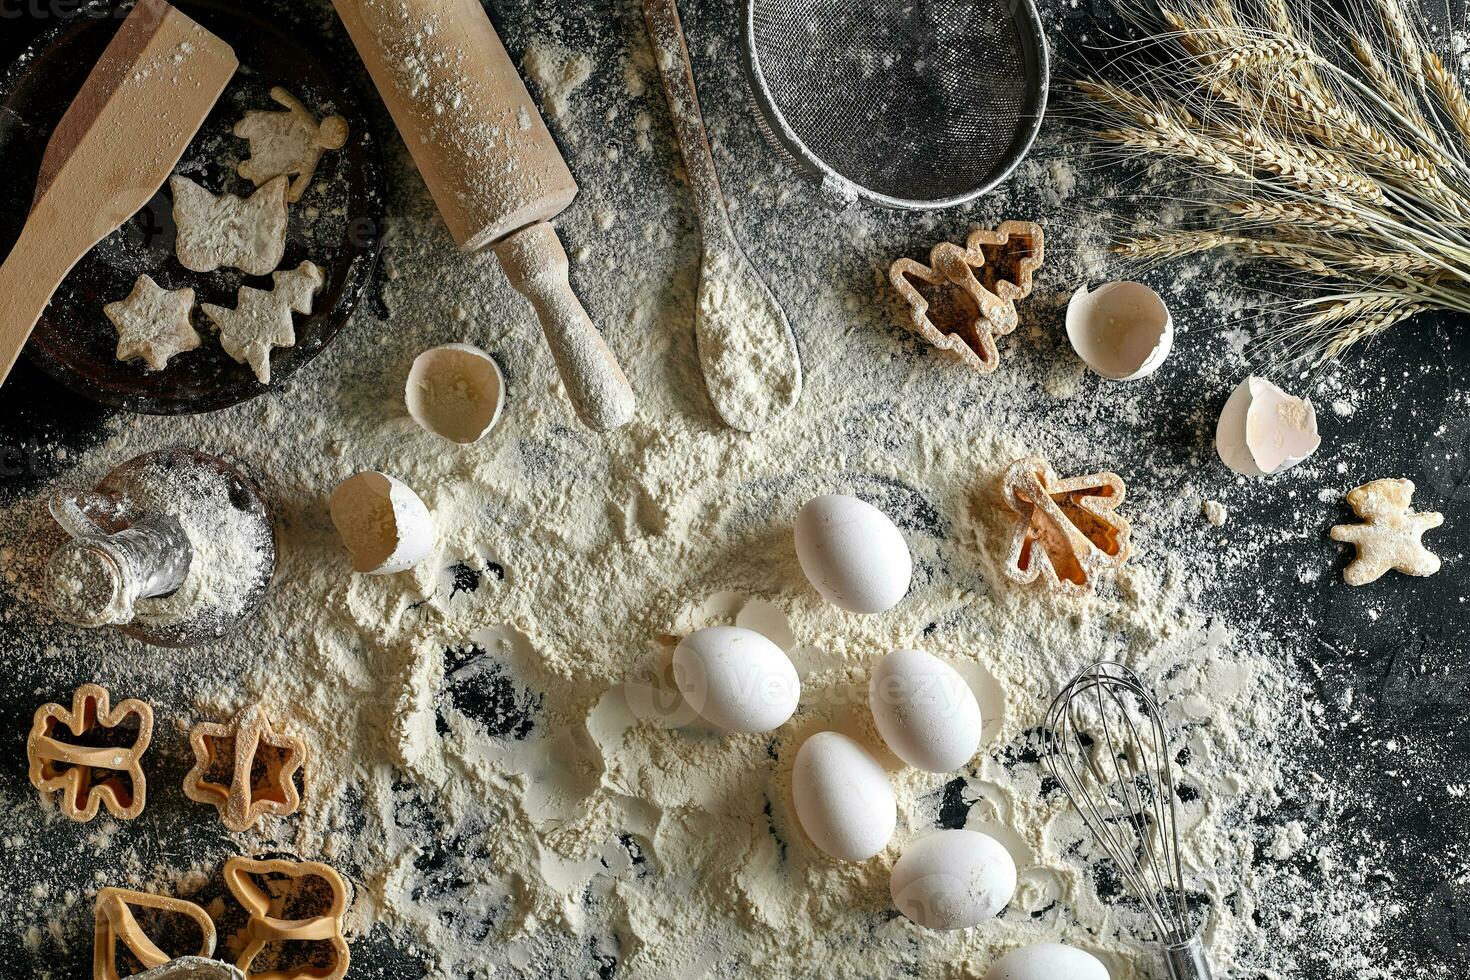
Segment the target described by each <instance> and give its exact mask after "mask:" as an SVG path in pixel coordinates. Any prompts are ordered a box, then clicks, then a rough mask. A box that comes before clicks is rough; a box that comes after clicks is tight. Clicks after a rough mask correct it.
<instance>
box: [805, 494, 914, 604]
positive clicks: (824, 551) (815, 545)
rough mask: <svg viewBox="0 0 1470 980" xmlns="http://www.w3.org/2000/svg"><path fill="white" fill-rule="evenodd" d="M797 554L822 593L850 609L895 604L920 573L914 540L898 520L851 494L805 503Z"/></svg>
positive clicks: (825, 497) (826, 597) (826, 495)
mask: <svg viewBox="0 0 1470 980" xmlns="http://www.w3.org/2000/svg"><path fill="white" fill-rule="evenodd" d="M796 557H797V560H799V561H800V562H801V570H802V571H803V572H805V573H806V577H807V580H808V581H809V582H811V583H812V586H813V587H814V588H816V590H817V591H818V592H820V593H821V594H822V597H823V598H824V599H826V600H827V601H828V602H830V603H832V604H833V605H835V606H839V607H840V608H842V609H846V610H847V611H848V612H856V613H879V612H883V611H884V610H886V609H892V608H893V607H894V606H896V605H897V604H898V601H899V600H900V599H902V598H903V597H904V596H905V595H907V594H908V591H909V580H910V579H912V578H913V574H914V561H913V558H912V557H911V556H910V555H909V546H908V544H907V543H905V541H904V539H903V535H902V534H900V533H899V531H898V528H897V527H895V526H894V524H893V522H892V521H890V520H889V519H888V518H887V516H885V515H884V513H883V512H882V511H881V510H879V509H878V508H876V507H874V506H873V505H872V504H870V503H867V502H866V501H862V500H859V499H858V498H856V497H849V496H846V495H845V494H837V493H829V494H824V495H823V496H820V497H813V498H812V499H811V500H808V501H807V502H806V504H805V505H803V506H802V508H801V511H800V512H799V513H798V514H797V515H796Z"/></svg>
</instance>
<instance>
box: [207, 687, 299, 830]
mask: <svg viewBox="0 0 1470 980" xmlns="http://www.w3.org/2000/svg"><path fill="white" fill-rule="evenodd" d="M189 746H190V747H191V748H192V749H193V750H194V768H193V769H190V770H189V774H188V775H187V776H185V777H184V795H185V796H187V797H188V798H189V799H191V800H194V801H195V802H197V803H208V804H210V805H212V806H213V807H215V809H217V810H219V815H220V820H221V821H222V822H223V823H224V825H225V826H226V827H228V828H229V829H230V830H233V831H234V832H235V833H237V834H238V833H241V832H242V831H246V830H249V829H250V828H251V827H253V826H255V822H256V821H257V820H259V819H260V818H261V817H264V816H276V817H285V816H289V815H291V814H293V813H295V812H296V811H297V810H298V809H300V808H301V794H300V793H299V792H298V791H297V789H296V771H297V770H298V769H300V768H301V767H302V766H303V765H305V763H306V742H305V741H304V740H303V739H300V738H297V737H296V736H295V735H288V734H286V733H285V732H280V731H277V730H276V729H274V728H272V727H271V720H270V718H269V717H268V716H267V715H266V713H265V709H264V708H262V707H261V706H260V705H258V704H252V705H250V706H249V707H247V708H245V710H243V711H241V712H240V713H239V714H238V715H236V716H235V718H234V720H233V721H230V722H228V723H224V724H221V723H219V722H212V721H205V722H200V723H199V724H197V725H195V726H194V728H193V730H192V731H190V732H189Z"/></svg>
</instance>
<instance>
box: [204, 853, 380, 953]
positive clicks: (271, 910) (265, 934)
mask: <svg viewBox="0 0 1470 980" xmlns="http://www.w3.org/2000/svg"><path fill="white" fill-rule="evenodd" d="M260 875H283V876H285V877H286V878H288V879H291V880H293V881H295V882H300V881H301V880H302V879H306V878H319V879H321V880H322V881H323V882H325V884H326V886H327V888H328V889H329V891H330V894H331V898H330V900H329V901H328V903H327V907H326V908H325V909H323V910H322V911H321V912H320V913H319V914H317V915H313V916H310V917H307V918H301V919H287V918H283V917H281V915H280V913H281V912H282V911H284V908H285V905H286V901H285V899H284V898H283V897H282V896H281V895H277V896H275V897H272V896H271V895H268V894H267V893H266V891H265V889H264V888H262V887H261V885H260V883H259V882H258V881H257V880H256V876H260ZM224 877H225V885H226V887H228V888H229V890H230V894H232V895H234V896H235V900H236V901H237V902H239V903H240V905H241V907H242V908H244V909H245V911H246V913H247V914H248V915H249V919H248V920H247V921H246V924H245V937H246V940H247V943H246V946H245V948H244V950H243V951H242V952H241V953H240V955H239V957H238V958H237V959H236V960H235V965H236V966H237V967H239V968H240V970H241V972H243V973H244V974H245V975H246V977H248V978H251V980H341V978H342V977H345V976H346V975H347V967H348V965H349V964H350V962H351V959H352V957H351V953H350V951H349V950H348V948H347V939H346V938H345V937H344V936H343V935H342V916H343V915H344V914H345V913H346V912H347V885H346V883H345V882H343V880H342V876H341V875H339V874H338V873H337V872H336V871H335V870H334V869H333V868H331V867H330V866H328V865H325V864H321V863H318V862H315V861H287V860H283V859H277V860H271V861H257V860H254V859H252V858H245V857H233V858H230V859H229V860H228V861H226V862H225V871H224ZM288 942H315V943H325V944H327V946H328V947H330V949H331V953H332V960H331V962H330V964H322V965H313V966H310V967H307V966H302V967H298V968H294V969H285V970H277V969H271V970H266V971H263V972H252V970H251V967H252V965H253V964H254V962H255V960H256V958H257V957H258V956H259V955H260V953H261V951H262V950H263V949H265V948H266V946H268V945H271V944H274V943H288Z"/></svg>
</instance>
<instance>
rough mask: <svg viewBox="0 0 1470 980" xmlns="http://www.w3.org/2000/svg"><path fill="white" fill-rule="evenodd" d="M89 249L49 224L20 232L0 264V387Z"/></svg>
mask: <svg viewBox="0 0 1470 980" xmlns="http://www.w3.org/2000/svg"><path fill="white" fill-rule="evenodd" d="M47 230H49V231H50V232H51V234H50V235H48V234H46V231H47ZM89 247H90V244H81V245H78V244H75V243H72V242H68V241H67V240H66V239H65V237H64V236H62V235H61V234H59V231H58V229H57V228H56V227H54V226H52V225H51V224H50V222H43V221H35V220H31V221H28V222H27V223H26V225H25V227H24V228H23V229H21V233H20V238H19V239H18V240H17V241H16V243H15V247H14V248H12V249H11V250H10V255H9V256H7V257H6V259H5V263H4V264H3V265H0V384H4V383H5V379H6V378H8V377H9V376H10V369H11V368H13V367H15V362H16V360H17V359H18V358H19V357H20V351H21V348H22V347H24V346H25V344H26V341H27V340H29V339H30V336H31V331H32V330H34V329H35V328H36V322H37V321H38V320H40V319H41V314H42V313H44V312H45V310H46V304H47V303H49V302H51V296H52V294H54V293H55V292H56V288H57V287H58V286H60V285H61V280H63V279H65V278H66V274H67V273H68V272H70V271H71V267H72V266H74V265H76V264H77V261H78V260H79V259H80V258H81V257H82V255H83V254H84V253H85V252H86V250H87V249H88V248H89Z"/></svg>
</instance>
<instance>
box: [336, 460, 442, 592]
mask: <svg viewBox="0 0 1470 980" xmlns="http://www.w3.org/2000/svg"><path fill="white" fill-rule="evenodd" d="M328 510H329V511H330V512H331V515H332V524H333V525H334V526H335V527H336V528H337V534H338V535H339V536H340V537H341V538H342V543H343V544H345V545H346V546H347V550H348V551H349V552H351V553H352V568H353V570H354V571H358V572H365V573H367V574H369V575H391V574H393V573H394V572H402V571H405V570H406V569H409V568H412V567H413V566H415V565H417V564H418V563H419V562H421V561H423V559H424V558H425V557H426V556H427V555H428V554H429V552H430V551H431V550H432V549H433V547H434V537H435V535H434V519H433V518H432V517H431V516H429V508H427V507H425V506H424V502H423V501H422V500H420V499H419V495H418V494H416V493H414V492H413V490H411V489H409V487H408V486H407V485H406V484H404V483H401V482H400V481H398V480H395V479H394V478H393V477H391V476H389V475H387V474H386V473H377V472H374V471H372V470H368V471H365V472H362V473H358V474H357V475H355V476H349V477H348V478H347V479H345V480H343V481H342V482H341V483H339V484H337V488H336V489H335V490H333V491H332V497H331V500H330V501H328Z"/></svg>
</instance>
